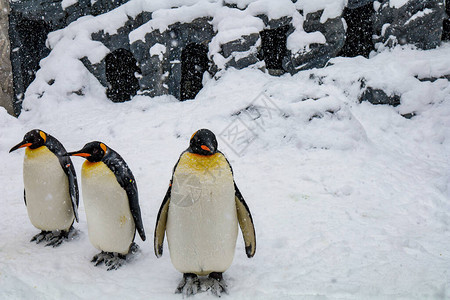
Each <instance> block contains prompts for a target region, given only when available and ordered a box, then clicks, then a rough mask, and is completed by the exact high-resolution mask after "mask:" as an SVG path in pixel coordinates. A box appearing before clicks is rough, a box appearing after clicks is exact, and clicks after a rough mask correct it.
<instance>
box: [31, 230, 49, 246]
mask: <svg viewBox="0 0 450 300" xmlns="http://www.w3.org/2000/svg"><path fill="white" fill-rule="evenodd" d="M51 234H52V232H51V231H44V230H42V231H41V232H40V233H38V234H36V235H35V236H33V238H32V239H31V240H30V242H36V244H39V243H40V242H42V241H47V235H48V236H50V235H51Z"/></svg>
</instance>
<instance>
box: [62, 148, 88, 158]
mask: <svg viewBox="0 0 450 300" xmlns="http://www.w3.org/2000/svg"><path fill="white" fill-rule="evenodd" d="M66 155H67V156H81V157H89V156H91V154H89V153H86V152H83V151H82V150H80V151H75V152H69V153H67V154H66Z"/></svg>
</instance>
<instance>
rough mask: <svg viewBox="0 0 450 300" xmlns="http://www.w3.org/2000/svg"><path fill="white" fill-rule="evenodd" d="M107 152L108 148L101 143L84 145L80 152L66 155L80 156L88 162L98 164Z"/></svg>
mask: <svg viewBox="0 0 450 300" xmlns="http://www.w3.org/2000/svg"><path fill="white" fill-rule="evenodd" d="M107 151H108V147H107V146H106V145H105V144H103V143H102V142H90V143H87V144H86V145H84V147H83V148H82V149H81V150H78V151H75V152H69V153H67V155H69V156H81V157H84V158H86V159H87V160H88V161H90V162H99V161H102V159H103V157H104V156H105V154H106V152H107Z"/></svg>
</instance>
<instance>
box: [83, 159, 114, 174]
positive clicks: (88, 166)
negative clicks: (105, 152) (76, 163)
mask: <svg viewBox="0 0 450 300" xmlns="http://www.w3.org/2000/svg"><path fill="white" fill-rule="evenodd" d="M81 175H82V176H83V177H91V176H108V175H112V176H114V173H113V172H112V171H111V170H110V169H109V168H108V166H107V165H105V164H104V163H103V162H101V161H99V162H90V161H88V160H86V161H85V162H84V163H83V167H82V168H81Z"/></svg>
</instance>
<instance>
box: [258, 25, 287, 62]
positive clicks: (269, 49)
mask: <svg viewBox="0 0 450 300" xmlns="http://www.w3.org/2000/svg"><path fill="white" fill-rule="evenodd" d="M288 30H289V26H282V27H278V28H276V29H266V30H264V31H262V32H260V33H259V34H260V36H261V51H260V57H259V58H260V59H261V60H264V62H265V63H266V68H267V69H269V70H270V69H273V70H282V69H283V58H284V57H285V56H286V54H287V48H286V40H287V32H288Z"/></svg>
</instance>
